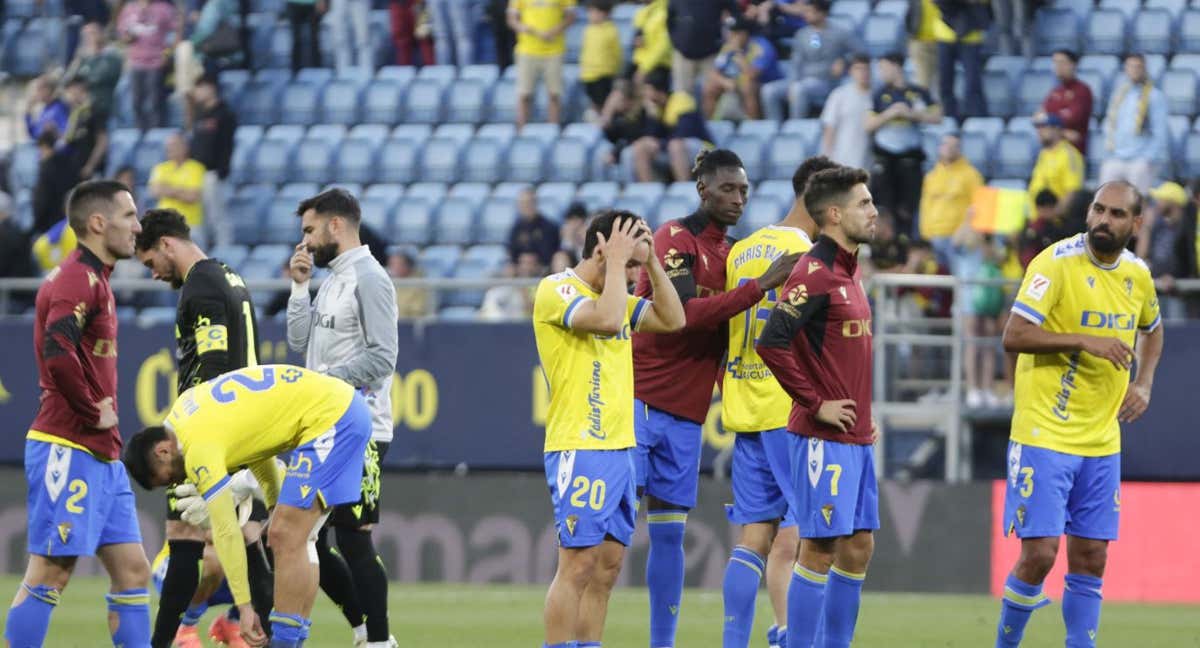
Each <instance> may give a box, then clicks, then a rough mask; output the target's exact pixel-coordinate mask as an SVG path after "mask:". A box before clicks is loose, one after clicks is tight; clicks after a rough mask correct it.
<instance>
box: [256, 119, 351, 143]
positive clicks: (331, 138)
mask: <svg viewBox="0 0 1200 648" xmlns="http://www.w3.org/2000/svg"><path fill="white" fill-rule="evenodd" d="M285 128H286V129H288V130H290V128H289V127H285V126H273V127H272V128H271V130H268V131H267V132H268V133H273V134H274V136H275V137H277V138H278V137H279V135H278V133H279V131H280V130H283V129H285ZM300 132H301V133H303V135H302V137H300V139H306V140H316V141H321V142H327V143H329V144H333V145H335V146H336V145H338V144H341V143H342V140H344V139H346V127H345V126H343V125H341V124H316V125H313V126H310V127H308V129H306V130H302V131H300ZM298 134H299V133H298ZM287 139H294V138H287Z"/></svg>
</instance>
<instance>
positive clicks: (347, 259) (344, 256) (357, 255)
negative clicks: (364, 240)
mask: <svg viewBox="0 0 1200 648" xmlns="http://www.w3.org/2000/svg"><path fill="white" fill-rule="evenodd" d="M369 254H371V249H370V248H368V247H367V246H366V245H360V246H358V247H356V248H352V249H349V250H346V251H345V252H342V253H341V254H339V255H337V256H335V257H333V261H330V262H329V269H330V270H332V271H333V272H343V271H345V270H347V269H349V268H350V266H353V265H354V264H355V263H357V262H358V261H359V260H360V259H363V258H365V257H366V256H367V255H369Z"/></svg>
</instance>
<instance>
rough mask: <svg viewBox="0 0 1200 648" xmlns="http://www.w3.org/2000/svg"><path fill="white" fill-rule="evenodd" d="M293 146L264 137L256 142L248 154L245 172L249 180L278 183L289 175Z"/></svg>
mask: <svg viewBox="0 0 1200 648" xmlns="http://www.w3.org/2000/svg"><path fill="white" fill-rule="evenodd" d="M294 151H295V146H293V145H292V144H289V143H288V142H285V141H283V140H278V139H270V138H266V139H263V141H261V142H259V143H258V146H257V147H256V148H255V149H254V153H253V154H252V155H251V156H250V159H249V161H248V162H249V163H248V165H247V169H246V174H247V176H248V178H249V180H250V181H251V182H270V183H274V184H279V183H282V182H285V181H287V180H288V178H290V177H291V166H292V165H291V162H292V155H293V152H294Z"/></svg>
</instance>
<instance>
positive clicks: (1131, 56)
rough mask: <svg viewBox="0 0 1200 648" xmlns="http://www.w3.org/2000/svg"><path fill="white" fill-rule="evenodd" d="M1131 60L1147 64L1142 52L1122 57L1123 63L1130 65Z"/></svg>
mask: <svg viewBox="0 0 1200 648" xmlns="http://www.w3.org/2000/svg"><path fill="white" fill-rule="evenodd" d="M1129 59H1137V60H1139V61H1141V62H1142V63H1145V62H1146V57H1145V56H1142V53H1141V52H1126V53H1125V56H1122V57H1121V63H1128V62H1129Z"/></svg>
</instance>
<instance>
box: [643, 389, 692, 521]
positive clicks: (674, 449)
mask: <svg viewBox="0 0 1200 648" xmlns="http://www.w3.org/2000/svg"><path fill="white" fill-rule="evenodd" d="M633 431H634V434H635V435H636V436H637V449H636V455H637V456H636V458H635V463H634V465H635V467H636V468H637V486H638V488H640V489H643V494H644V495H649V496H651V497H657V498H658V499H660V500H662V501H664V502H668V503H670V504H674V505H676V506H682V507H684V508H687V509H691V508H693V507H695V506H696V489H697V488H698V487H699V483H700V450H701V445H702V444H701V436H702V434H701V431H700V424H699V423H696V422H695V421H689V420H687V419H685V418H680V417H678V416H675V415H674V414H668V413H667V412H664V411H662V410H659V409H655V408H653V407H651V406H649V405H647V404H645V403H643V402H642V401H641V400H638V399H634V401H633Z"/></svg>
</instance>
